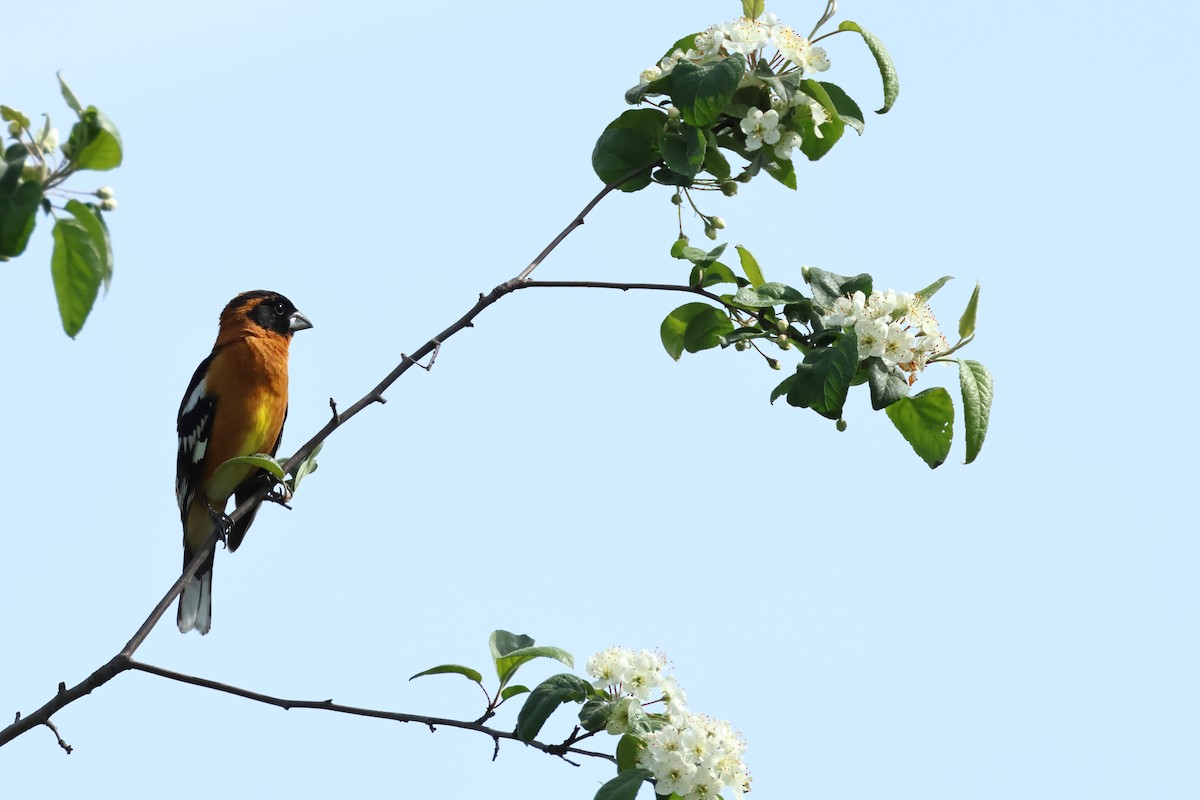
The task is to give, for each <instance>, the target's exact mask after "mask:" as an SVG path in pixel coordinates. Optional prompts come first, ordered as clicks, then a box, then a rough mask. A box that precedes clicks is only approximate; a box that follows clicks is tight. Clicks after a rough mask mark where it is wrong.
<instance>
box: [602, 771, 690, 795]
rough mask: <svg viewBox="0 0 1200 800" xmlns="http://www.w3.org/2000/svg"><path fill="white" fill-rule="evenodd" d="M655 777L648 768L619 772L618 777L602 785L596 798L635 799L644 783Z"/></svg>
mask: <svg viewBox="0 0 1200 800" xmlns="http://www.w3.org/2000/svg"><path fill="white" fill-rule="evenodd" d="M653 777H654V773H653V772H651V771H650V770H648V769H627V770H625V771H624V772H620V773H617V777H615V778H613V779H612V780H610V781H609V782H608V783H606V784H604V785H603V786H601V787H600V790H599V791H597V792H596V797H595V800H634V798H636V797H637V794H638V792H639V791H641V789H642V784H643V783H644V782H645V781H648V780H650V779H651V778H653ZM655 796H656V797H657V796H658V795H655ZM667 800H672V798H667Z"/></svg>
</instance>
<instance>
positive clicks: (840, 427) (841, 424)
mask: <svg viewBox="0 0 1200 800" xmlns="http://www.w3.org/2000/svg"><path fill="white" fill-rule="evenodd" d="M837 429H838V433H844V432H845V431H846V420H844V419H838V421H837Z"/></svg>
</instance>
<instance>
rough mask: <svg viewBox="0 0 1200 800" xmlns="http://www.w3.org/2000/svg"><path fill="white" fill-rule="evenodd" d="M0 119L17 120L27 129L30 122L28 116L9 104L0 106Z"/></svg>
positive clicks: (6, 120)
mask: <svg viewBox="0 0 1200 800" xmlns="http://www.w3.org/2000/svg"><path fill="white" fill-rule="evenodd" d="M0 119H3V120H4V121H5V122H19V123H21V127H22V128H24V129H25V130H29V126H30V124H31V123H30V122H29V117H27V116H25V115H24V114H22V113H21V112H20V111H17V110H16V109H15V108H13V107H11V106H0Z"/></svg>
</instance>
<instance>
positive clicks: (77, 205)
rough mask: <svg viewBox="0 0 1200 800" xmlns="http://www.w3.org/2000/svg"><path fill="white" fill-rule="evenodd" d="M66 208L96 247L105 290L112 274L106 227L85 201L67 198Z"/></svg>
mask: <svg viewBox="0 0 1200 800" xmlns="http://www.w3.org/2000/svg"><path fill="white" fill-rule="evenodd" d="M66 209H67V211H69V212H70V213H71V216H73V217H75V219H76V220H78V221H79V224H80V225H82V226H83V227H84V229H85V230H87V232H88V235H89V236H90V237H91V238H92V245H93V246H94V247H95V248H96V254H97V255H98V256H99V257H100V271H101V282H102V283H103V285H104V289H105V291H107V290H108V285H109V283H110V282H111V281H112V274H113V260H112V257H113V256H112V240H111V239H109V237H108V228H107V227H105V225H104V220H103V218H102V217H101V216H100V213H99V212H98V211H96V209H95V208H93V207H92V206H89V205H87V204H86V203H81V202H79V201H78V200H68V201H67V205H66Z"/></svg>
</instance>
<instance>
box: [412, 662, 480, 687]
mask: <svg viewBox="0 0 1200 800" xmlns="http://www.w3.org/2000/svg"><path fill="white" fill-rule="evenodd" d="M424 675H462V676H463V677H464V678H466V679H467V680H469V681H474V682H475V683H478V684H479V685H480V686H483V675H482V674H481V673H480V672H479V670H477V669H471V668H470V667H464V666H462V665H461V664H442V665H440V666H437V667H430V668H429V669H427V670H425V671H424V672H418V673H417V674H416V675H413V676H412V677H411V678H409V680H410V681H411V680H415V679H416V678H420V677H422V676H424Z"/></svg>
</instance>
